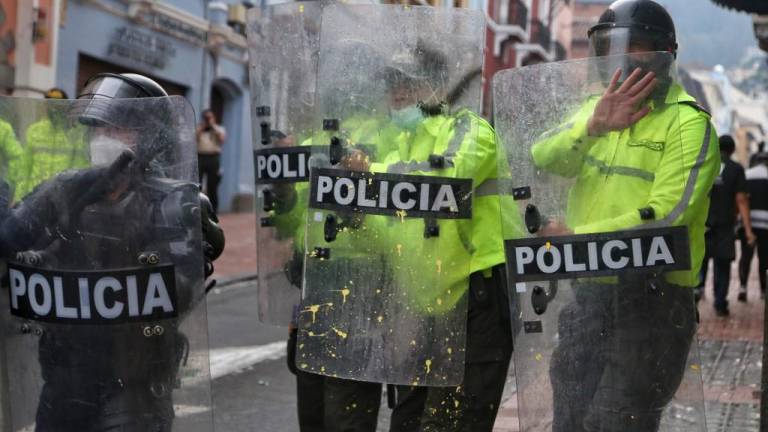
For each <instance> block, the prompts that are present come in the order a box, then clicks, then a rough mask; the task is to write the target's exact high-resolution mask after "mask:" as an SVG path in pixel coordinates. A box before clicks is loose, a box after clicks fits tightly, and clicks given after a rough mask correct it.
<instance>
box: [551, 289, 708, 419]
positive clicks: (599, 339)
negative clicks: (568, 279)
mask: <svg viewBox="0 0 768 432" xmlns="http://www.w3.org/2000/svg"><path fill="white" fill-rule="evenodd" d="M574 292H575V294H576V301H574V302H573V303H571V304H569V305H567V306H565V307H564V308H563V309H562V310H561V312H560V316H559V323H558V331H559V337H560V340H559V344H558V346H557V348H556V349H555V351H554V352H553V355H552V361H551V364H550V379H551V381H552V388H553V394H554V422H553V427H552V431H553V432H582V431H622V432H635V431H636V432H653V431H657V430H658V428H659V422H660V419H661V415H662V412H663V410H664V407H665V406H666V405H667V404H668V403H669V402H670V401H671V400H672V398H673V396H674V394H675V392H676V391H677V389H678V387H679V386H680V383H681V382H682V379H683V376H684V374H685V370H686V362H687V359H688V352H689V349H690V346H691V342H692V340H693V336H694V333H695V331H696V312H695V306H694V300H693V290H692V289H691V288H686V287H681V286H676V285H672V284H669V283H667V282H665V281H660V280H654V281H650V280H647V281H622V282H619V284H618V285H617V284H600V283H588V282H577V283H576V284H575V285H574Z"/></svg>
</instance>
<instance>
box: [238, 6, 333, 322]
mask: <svg viewBox="0 0 768 432" xmlns="http://www.w3.org/2000/svg"><path fill="white" fill-rule="evenodd" d="M257 9H258V8H254V9H253V10H252V12H251V14H250V15H249V24H248V45H249V49H250V61H251V66H250V71H251V94H252V97H253V100H252V104H251V106H252V113H251V114H252V125H253V136H254V141H253V148H254V168H255V173H256V175H255V178H256V196H257V199H256V247H257V263H258V268H257V270H258V311H259V319H260V320H261V321H262V322H266V323H271V324H277V325H287V324H288V323H289V321H290V320H291V317H292V315H293V311H294V307H295V306H296V305H297V304H298V302H299V296H300V289H301V277H302V267H303V262H304V245H303V244H302V242H301V237H303V234H304V220H305V218H306V202H307V199H308V198H307V194H308V192H307V190H308V184H307V181H308V179H309V166H308V161H309V157H310V153H311V148H312V145H313V140H312V138H313V137H312V122H313V120H314V117H313V115H314V114H315V110H316V103H315V75H316V72H317V58H318V51H319V42H320V19H321V10H322V3H321V2H298V3H286V4H279V5H275V6H270V7H268V8H266V9H265V10H264V11H261V10H257Z"/></svg>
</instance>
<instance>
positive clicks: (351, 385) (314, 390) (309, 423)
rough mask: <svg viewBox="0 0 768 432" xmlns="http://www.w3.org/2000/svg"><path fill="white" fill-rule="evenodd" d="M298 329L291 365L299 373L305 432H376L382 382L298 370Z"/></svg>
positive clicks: (301, 423) (290, 350) (301, 419)
mask: <svg viewBox="0 0 768 432" xmlns="http://www.w3.org/2000/svg"><path fill="white" fill-rule="evenodd" d="M295 353H296V331H295V330H294V331H292V332H291V334H290V339H289V341H288V368H289V369H290V370H291V372H293V373H294V374H295V375H296V398H297V408H298V414H299V430H300V431H301V432H376V425H377V422H378V417H379V407H380V406H381V388H382V386H381V384H378V383H368V382H363V381H352V380H345V379H339V378H332V377H328V376H323V375H316V374H312V373H308V372H304V371H301V370H298V369H297V368H296V362H295Z"/></svg>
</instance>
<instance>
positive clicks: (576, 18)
mask: <svg viewBox="0 0 768 432" xmlns="http://www.w3.org/2000/svg"><path fill="white" fill-rule="evenodd" d="M611 3H613V1H612V0H574V5H573V30H572V31H573V38H572V39H571V57H572V58H584V57H589V38H588V37H587V32H588V31H589V29H590V27H592V26H593V25H595V24H597V20H598V19H599V18H600V15H602V13H603V12H605V10H606V9H607V8H608V5H610V4H611Z"/></svg>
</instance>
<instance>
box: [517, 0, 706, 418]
mask: <svg viewBox="0 0 768 432" xmlns="http://www.w3.org/2000/svg"><path fill="white" fill-rule="evenodd" d="M589 37H590V44H591V48H592V50H593V54H594V55H596V56H597V57H598V58H597V59H595V60H594V64H595V65H598V66H596V67H595V68H596V69H599V70H600V73H602V74H603V83H604V84H607V89H606V90H605V91H604V92H603V94H602V95H601V96H597V97H593V98H590V99H589V100H588V101H587V102H586V103H584V104H583V105H582V106H581V108H580V109H578V110H577V112H576V113H575V114H573V115H571V117H570V120H569V121H567V122H565V123H563V124H561V125H560V126H559V127H556V128H554V129H551V130H550V131H549V132H547V133H546V134H544V135H543V136H541V137H540V139H539V140H538V142H537V143H535V144H534V145H533V147H532V149H531V157H532V160H533V163H534V164H535V166H536V167H537V168H538V169H540V170H542V171H543V172H546V173H549V174H555V175H557V176H560V177H562V178H569V179H573V181H574V182H573V184H572V185H571V186H570V188H568V189H567V194H568V195H567V210H566V211H565V214H564V218H563V217H561V216H560V215H557V214H555V215H553V216H552V217H549V218H547V217H546V216H547V215H542V218H541V219H542V220H541V225H542V226H541V227H540V229H539V230H538V232H537V234H538V235H540V236H543V237H545V238H556V237H557V236H563V235H574V234H576V235H581V234H601V235H603V236H605V237H606V238H612V237H614V236H615V234H614V233H617V232H620V231H622V230H630V229H645V228H654V227H685V228H687V233H688V238H689V243H688V246H689V249H690V253H689V256H686V257H684V258H685V259H686V260H687V261H688V262H689V264H690V265H689V267H688V268H685V269H682V270H676V271H666V272H665V271H659V272H649V271H646V272H645V273H632V274H630V273H629V272H626V273H625V272H623V271H622V270H614V271H612V272H603V273H601V274H603V275H606V274H608V275H611V276H607V277H599V278H598V277H588V273H589V272H588V271H587V272H585V273H586V274H587V275H586V277H580V278H577V279H575V280H574V281H573V282H572V288H573V291H574V295H575V301H573V302H571V303H570V304H568V305H566V306H565V307H563V308H562V310H561V311H560V315H559V324H558V326H559V331H558V333H559V334H558V337H559V343H558V345H557V347H556V348H555V349H554V352H553V353H552V358H551V362H550V366H549V367H550V371H549V373H550V380H551V384H552V392H553V394H554V398H553V399H554V400H553V403H554V417H553V420H552V421H553V424H552V430H553V431H558V432H561V431H562V432H565V431H567V432H578V431H598V430H599V431H608V430H610V431H614V430H622V431H655V430H658V428H659V425H660V422H661V418H662V414H663V411H664V408H665V407H666V406H667V404H668V403H669V402H670V401H671V400H672V399H673V398H674V396H675V393H676V391H677V389H678V387H679V386H680V385H681V382H683V380H684V379H686V378H685V377H686V374H687V373H688V372H690V368H687V367H686V364H687V361H688V356H689V348H690V347H691V344H692V341H693V340H694V334H695V327H696V323H695V320H696V318H695V306H694V302H693V290H692V288H693V287H694V286H696V284H697V281H698V280H697V278H698V272H699V266H700V263H701V260H702V256H703V253H704V222H705V219H706V216H707V209H708V206H709V197H708V193H709V190H710V187H711V185H712V183H713V181H714V178H715V176H716V175H717V169H718V148H717V134H716V132H715V131H714V130H713V128H712V125H711V123H710V116H709V114H708V113H707V112H706V111H704V110H703V109H702V108H701V107H700V106H699V105H698V104H697V103H696V101H695V100H694V99H693V98H692V97H691V96H690V95H688V94H687V93H685V91H684V90H683V88H682V86H680V85H679V84H678V83H676V82H675V81H674V55H675V53H676V50H677V44H676V41H675V30H674V24H673V22H672V19H671V17H670V16H669V14H668V13H667V12H666V11H665V10H664V8H663V7H662V6H660V5H658V4H657V3H655V2H653V1H652V0H619V1H616V2H614V3H613V4H612V5H611V6H610V7H609V8H608V10H607V11H606V12H605V13H603V14H602V16H601V17H600V20H599V22H598V24H597V25H595V26H594V27H592V28H591V29H590V31H589ZM614 60H616V61H619V62H623V64H620V65H618V68H616V67H614V68H608V67H606V65H608V64H610V62H612V61H614ZM609 70H610V71H613V73H612V74H611V72H608V73H606V72H607V71H609ZM532 228H533V229H532ZM529 229H531V232H535V231H536V227H529ZM574 241H575V240H574ZM553 242H554V240H553ZM633 244H634V243H633ZM636 244H637V245H640V244H641V240H637V243H636ZM548 245H549V243H548ZM569 247H571V246H569ZM573 247H574V248H575V246H573ZM625 249H626V248H625ZM627 250H628V249H627ZM633 250H634V251H635V252H633V253H635V254H636V255H635V258H634V261H631V260H630V259H629V258H627V259H623V258H622V259H618V261H617V260H616V259H617V258H616V253H615V252H614V253H613V254H612V253H611V252H610V251H611V249H609V252H608V253H607V255H606V252H604V253H603V258H604V259H605V260H606V263H608V265H609V266H612V267H611V268H614V269H618V268H619V267H621V265H622V263H624V264H626V263H629V262H632V263H633V264H632V265H635V266H639V267H642V266H644V265H646V262H645V261H644V260H642V259H639V258H638V256H639V255H637V254H639V251H640V249H639V248H635V249H633ZM614 251H615V249H614ZM544 253H545V252H542V254H544ZM519 256H522V255H519ZM593 257H595V259H597V255H594V256H593ZM570 259H573V258H572V257H571V258H570ZM565 260H566V262H568V261H567V260H568V258H565ZM650 260H651V259H650V258H649V259H648V262H650ZM617 263H618V264H617ZM540 265H546V264H540ZM570 265H571V267H572V268H576V267H574V266H577V265H578V264H574V261H572V262H570ZM588 266H589V268H590V269H592V268H593V267H594V268H595V269H597V267H598V266H597V265H595V266H593V265H592V261H589V264H588ZM586 267H587V264H585V268H586ZM520 268H522V267H520ZM678 268H679V267H678ZM523 289H525V288H524V287H523ZM537 313H539V312H537ZM527 330H529V329H527ZM532 332H535V330H532ZM519 349H520V347H519V345H518V350H519ZM692 382H693V383H694V384H695V382H696V381H695V380H693V381H692ZM521 417H525V415H521Z"/></svg>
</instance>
